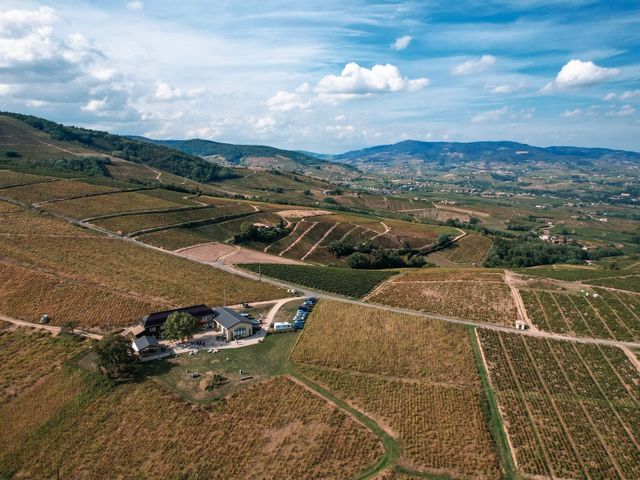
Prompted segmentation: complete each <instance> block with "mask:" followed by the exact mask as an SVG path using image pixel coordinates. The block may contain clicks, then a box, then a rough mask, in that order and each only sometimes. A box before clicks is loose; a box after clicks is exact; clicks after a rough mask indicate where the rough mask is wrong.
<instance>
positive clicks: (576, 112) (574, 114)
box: [560, 108, 582, 118]
mask: <svg viewBox="0 0 640 480" xmlns="http://www.w3.org/2000/svg"><path fill="white" fill-rule="evenodd" d="M581 114H582V109H581V108H575V109H573V110H565V111H564V112H562V113H561V114H560V116H561V117H565V118H571V117H578V116H580V115H581Z"/></svg>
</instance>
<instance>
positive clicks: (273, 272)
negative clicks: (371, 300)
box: [241, 263, 398, 297]
mask: <svg viewBox="0 0 640 480" xmlns="http://www.w3.org/2000/svg"><path fill="white" fill-rule="evenodd" d="M241 266H242V267H244V268H246V269H248V270H251V271H253V272H262V274H263V275H266V276H268V277H273V278H278V279H280V280H285V281H288V282H292V283H296V284H298V285H304V286H307V287H311V288H317V289H318V290H324V291H327V292H333V293H338V294H340V295H346V296H349V297H362V296H364V295H366V294H367V293H368V292H369V291H371V290H372V289H373V288H374V287H375V286H376V285H378V284H379V283H380V282H383V281H385V280H386V279H388V278H389V277H391V276H393V275H395V274H397V273H398V272H396V271H393V270H353V269H350V268H337V267H316V266H306V265H278V264H256V263H251V264H244V265H241Z"/></svg>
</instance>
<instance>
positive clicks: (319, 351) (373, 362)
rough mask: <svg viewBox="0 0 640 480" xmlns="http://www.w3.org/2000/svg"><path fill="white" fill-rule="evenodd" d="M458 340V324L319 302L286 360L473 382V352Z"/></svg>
mask: <svg viewBox="0 0 640 480" xmlns="http://www.w3.org/2000/svg"><path fill="white" fill-rule="evenodd" d="M460 338H463V339H466V332H465V329H464V327H462V326H460V325H454V324H451V323H446V322H438V321H431V320H425V319H421V318H418V317H413V316H411V315H403V314H399V313H392V312H386V311H383V310H378V309H376V308H370V307H364V306H360V305H350V304H346V303H341V302H335V301H328V300H323V301H321V302H320V303H319V304H318V306H317V307H316V308H315V310H314V312H313V314H312V315H311V317H310V320H309V322H308V324H307V325H306V327H305V328H304V330H303V331H302V334H301V336H300V339H299V340H298V343H297V345H296V348H295V350H294V352H293V355H292V357H291V358H292V360H293V361H295V362H297V363H302V364H314V365H318V366H323V367H331V368H344V369H350V370H354V371H357V372H363V373H372V374H379V375H389V376H394V377H411V378H415V379H420V380H421V381H426V382H436V383H452V384H457V385H476V384H477V382H478V380H477V373H476V367H475V363H474V361H473V352H472V351H471V347H470V345H469V343H468V342H466V341H460ZM346 339H348V340H346Z"/></svg>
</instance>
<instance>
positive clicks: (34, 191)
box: [1, 180, 117, 203]
mask: <svg viewBox="0 0 640 480" xmlns="http://www.w3.org/2000/svg"><path fill="white" fill-rule="evenodd" d="M116 191H117V189H116V188H114V187H109V186H106V185H94V184H91V183H86V182H81V181H76V180H59V181H56V182H45V183H37V184H35V185H25V186H21V187H12V188H4V189H2V193H1V194H2V195H4V196H6V197H9V198H12V199H14V200H18V201H21V202H26V203H39V202H46V201H49V200H55V199H58V198H67V197H75V196H81V195H87V194H94V193H104V192H116Z"/></svg>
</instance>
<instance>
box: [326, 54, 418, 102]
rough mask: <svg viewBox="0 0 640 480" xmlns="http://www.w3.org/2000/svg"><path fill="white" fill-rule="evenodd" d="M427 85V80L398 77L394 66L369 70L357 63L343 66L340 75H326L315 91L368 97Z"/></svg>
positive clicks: (414, 89)
mask: <svg viewBox="0 0 640 480" xmlns="http://www.w3.org/2000/svg"><path fill="white" fill-rule="evenodd" d="M427 85H429V79H428V78H415V79H408V78H406V77H403V76H402V75H400V70H399V69H398V67H396V66H395V65H391V64H390V63H387V64H386V65H374V66H373V67H372V68H371V69H368V68H366V67H361V66H360V65H358V64H357V63H354V62H352V63H348V64H347V65H345V67H344V69H343V70H342V73H341V74H340V75H339V76H338V75H326V76H324V77H322V78H321V79H320V81H319V82H318V84H317V85H316V87H315V90H316V91H317V92H319V93H322V94H328V95H349V96H357V95H370V94H373V93H387V92H402V91H407V92H415V91H417V90H420V89H422V88H424V87H426V86H427Z"/></svg>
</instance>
